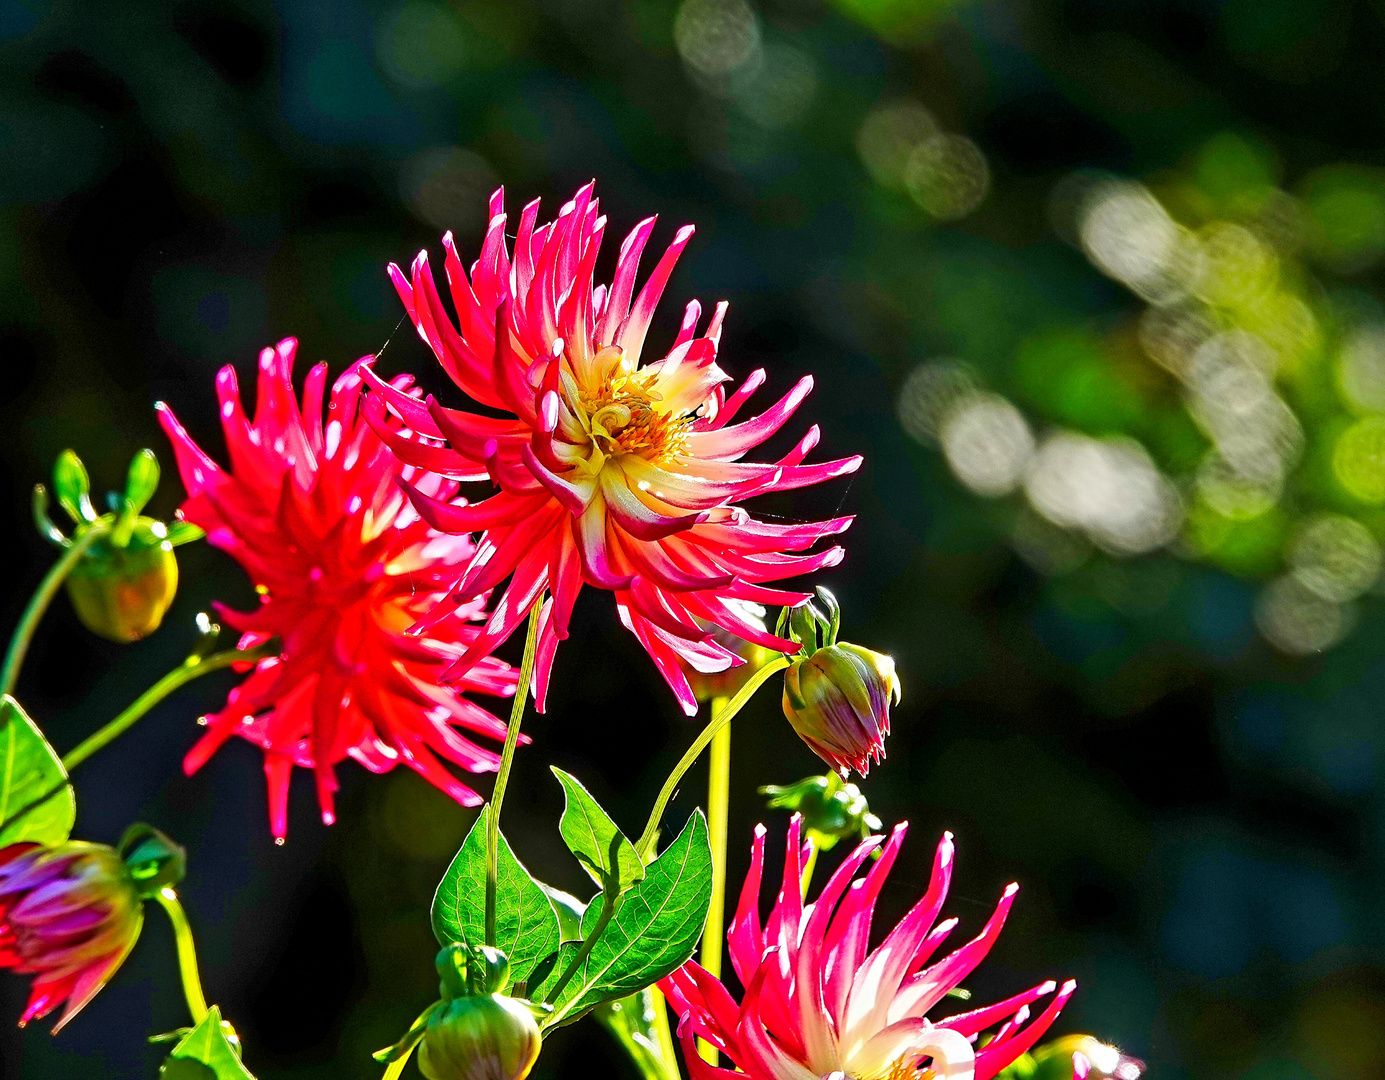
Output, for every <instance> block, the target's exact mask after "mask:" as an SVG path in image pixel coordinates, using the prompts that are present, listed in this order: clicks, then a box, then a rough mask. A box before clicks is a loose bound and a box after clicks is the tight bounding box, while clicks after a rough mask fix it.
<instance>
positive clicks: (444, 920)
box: [433, 806, 561, 983]
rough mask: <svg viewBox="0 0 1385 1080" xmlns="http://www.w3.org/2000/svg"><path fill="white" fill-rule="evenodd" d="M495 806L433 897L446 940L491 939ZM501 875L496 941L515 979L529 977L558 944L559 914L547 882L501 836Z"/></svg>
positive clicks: (437, 928)
mask: <svg viewBox="0 0 1385 1080" xmlns="http://www.w3.org/2000/svg"><path fill="white" fill-rule="evenodd" d="M489 820H490V807H489V806H484V807H482V808H481V814H480V816H479V817H477V819H476V824H475V825H473V826H472V827H471V832H469V833H467V837H466V839H465V840H463V841H462V847H461V850H460V851H458V852H457V855H456V857H455V858H454V859H453V860H452V865H451V866H449V867H448V868H447V873H445V874H444V875H443V876H442V881H440V882H439V883H438V891H437V894H436V895H435V896H434V897H433V933H434V935H436V937H437V939H438V941H439V942H441V943H442V944H443V945H451V944H454V943H457V942H465V943H467V944H468V945H481V944H484V943H485V940H486V823H487V822H488V821H489ZM499 871H500V875H499V880H498V882H497V883H496V890H495V945H496V948H498V949H502V950H504V952H505V955H506V956H507V957H509V960H510V981H511V982H512V983H517V982H523V981H524V980H525V979H527V978H529V975H530V973H531V972H532V971H533V970H534V965H535V964H536V963H538V961H539V960H541V959H543V958H544V957H545V956H547V955H548V954H549V953H551V952H552V951H553V950H554V949H556V948H557V947H558V941H559V938H560V936H561V935H560V934H559V932H558V916H557V914H556V913H555V912H554V910H553V905H552V904H551V903H549V901H548V897H547V895H546V894H545V893H544V891H543V889H542V887H541V886H540V885H539V883H538V882H537V881H535V880H534V879H533V878H532V877H531V876H530V875H529V871H528V870H526V869H524V864H523V863H521V862H520V861H519V860H518V859H516V858H515V854H514V852H513V851H511V850H510V845H509V843H508V842H507V841H506V839H505V836H504V834H503V833H502V834H501V836H500V851H499Z"/></svg>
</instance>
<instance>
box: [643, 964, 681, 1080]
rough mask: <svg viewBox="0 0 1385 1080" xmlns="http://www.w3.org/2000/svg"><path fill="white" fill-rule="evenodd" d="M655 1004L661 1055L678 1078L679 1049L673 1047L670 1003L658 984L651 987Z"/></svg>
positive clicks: (650, 991)
mask: <svg viewBox="0 0 1385 1080" xmlns="http://www.w3.org/2000/svg"><path fill="white" fill-rule="evenodd" d="M649 994H650V996H651V997H652V998H653V1005H654V1034H655V1037H656V1038H657V1039H658V1040H659V1056H660V1057H662V1058H663V1059H664V1061H665V1062H666V1063H667V1064H668V1067H669V1070H670V1071H671V1072H672V1073H673V1076H674V1080H678V1051H677V1050H675V1049H674V1047H673V1032H672V1030H671V1029H670V1028H669V1023H668V1003H667V1002H666V1001H665V1000H664V993H663V991H662V990H660V989H659V988H658V987H657V986H651V987H650V988H649Z"/></svg>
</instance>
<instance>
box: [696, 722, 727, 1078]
mask: <svg viewBox="0 0 1385 1080" xmlns="http://www.w3.org/2000/svg"><path fill="white" fill-rule="evenodd" d="M726 703H727V699H726V698H724V697H717V698H713V699H712V715H713V716H716V715H718V714H719V713H721V712H723V711H724V710H725V709H726ZM730 802H731V725H730V724H726V725H723V726H722V728H721V729H720V730H719V731H717V733H716V734H715V735H713V736H712V749H711V753H710V755H709V756H708V759H707V838H708V840H709V841H710V842H711V845H712V899H711V903H710V904H709V905H708V906H707V925H706V927H705V928H704V929H703V931H702V966H703V968H704V969H705V970H706V971H707V973H708V974H709V975H711V976H712V978H714V979H720V978H721V935H722V930H723V924H724V922H725V918H726V819H727V816H728V813H729V809H730ZM697 1046H698V1051H699V1052H700V1053H701V1054H702V1059H703V1060H704V1061H706V1062H707V1063H708V1064H709V1065H715V1064H717V1062H718V1060H719V1059H720V1054H718V1053H717V1049H716V1047H714V1046H713V1045H712V1044H711V1043H709V1042H707V1041H706V1040H705V1039H699V1040H698V1043H697Z"/></svg>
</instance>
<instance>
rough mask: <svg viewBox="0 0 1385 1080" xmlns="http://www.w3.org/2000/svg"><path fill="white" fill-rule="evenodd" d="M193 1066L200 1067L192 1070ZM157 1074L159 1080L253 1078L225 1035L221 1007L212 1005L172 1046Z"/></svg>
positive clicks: (233, 1079) (242, 1079) (235, 1079)
mask: <svg viewBox="0 0 1385 1080" xmlns="http://www.w3.org/2000/svg"><path fill="white" fill-rule="evenodd" d="M193 1065H199V1066H201V1069H194V1068H192V1066H193ZM159 1076H160V1078H161V1080H255V1077H254V1076H252V1075H251V1073H250V1071H249V1070H248V1069H247V1068H246V1067H245V1066H244V1065H242V1064H241V1060H240V1055H238V1054H237V1053H236V1051H235V1048H234V1047H232V1046H231V1043H230V1041H229V1040H228V1039H227V1038H226V1031H225V1029H224V1028H223V1026H222V1023H221V1010H220V1009H219V1008H217V1007H216V1006H215V1005H213V1006H212V1007H211V1008H210V1009H208V1010H207V1015H206V1016H205V1017H203V1018H202V1022H201V1023H200V1024H198V1025H197V1026H196V1027H195V1028H193V1029H192V1030H191V1031H190V1032H188V1034H187V1037H186V1038H184V1039H183V1041H182V1042H180V1043H179V1044H178V1045H177V1046H175V1047H174V1048H173V1053H171V1054H169V1055H168V1059H167V1060H166V1061H165V1062H164V1063H163V1068H161V1069H160V1070H159Z"/></svg>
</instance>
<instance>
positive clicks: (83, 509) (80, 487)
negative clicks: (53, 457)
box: [53, 450, 96, 522]
mask: <svg viewBox="0 0 1385 1080" xmlns="http://www.w3.org/2000/svg"><path fill="white" fill-rule="evenodd" d="M53 494H54V495H56V496H57V499H58V505H59V506H61V507H62V508H63V509H64V510H66V511H67V516H68V517H70V518H71V519H72V520H73V521H79V522H80V521H87V522H90V521H95V520H96V509H95V508H94V507H93V506H92V505H91V478H90V477H88V476H87V467H86V466H85V465H83V464H82V459H81V458H79V457H78V456H77V455H76V454H75V453H73V452H72V451H71V450H64V451H63V452H62V453H61V454H59V455H58V460H57V461H56V462H54V463H53Z"/></svg>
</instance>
